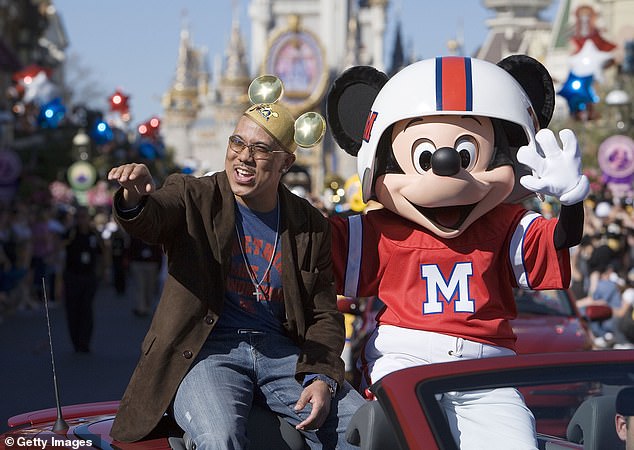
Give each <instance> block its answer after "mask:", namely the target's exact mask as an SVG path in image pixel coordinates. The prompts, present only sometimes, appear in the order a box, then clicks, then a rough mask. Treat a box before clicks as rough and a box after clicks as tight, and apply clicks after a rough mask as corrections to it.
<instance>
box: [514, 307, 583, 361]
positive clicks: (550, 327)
mask: <svg viewBox="0 0 634 450" xmlns="http://www.w3.org/2000/svg"><path fill="white" fill-rule="evenodd" d="M511 326H512V327H513V331H514V332H515V334H516V336H517V344H516V348H517V353H520V354H526V353H552V352H571V351H581V350H590V349H591V348H592V342H591V340H590V338H589V332H588V330H587V328H586V327H585V326H584V325H582V323H581V322H580V321H579V320H578V319H577V318H575V317H566V316H544V315H536V314H523V315H522V316H520V317H518V318H517V319H514V320H512V321H511Z"/></svg>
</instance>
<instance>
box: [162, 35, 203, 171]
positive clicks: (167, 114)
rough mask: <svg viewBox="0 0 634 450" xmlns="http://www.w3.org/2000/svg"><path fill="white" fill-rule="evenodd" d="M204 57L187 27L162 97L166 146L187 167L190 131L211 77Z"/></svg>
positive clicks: (189, 155)
mask: <svg viewBox="0 0 634 450" xmlns="http://www.w3.org/2000/svg"><path fill="white" fill-rule="evenodd" d="M204 60H205V55H204V54H203V53H202V52H201V51H200V50H196V49H195V48H194V47H193V46H192V43H191V39H190V33H189V29H188V27H187V25H186V24H185V25H184V26H183V28H182V30H181V33H180V42H179V46H178V58H177V63H176V74H175V76H174V81H173V82H172V85H171V87H170V89H169V90H168V92H167V93H166V94H165V95H164V96H163V118H162V124H161V132H162V134H163V137H164V140H165V145H166V147H167V148H168V149H169V148H171V149H172V150H173V151H174V160H175V162H176V163H177V164H179V165H187V162H188V160H189V159H191V158H192V156H193V155H192V148H191V144H190V138H189V129H190V127H191V125H192V123H193V122H194V121H195V120H196V116H197V114H198V110H199V108H200V104H199V98H200V93H201V90H202V91H205V90H206V89H207V83H208V73H207V72H206V71H205V69H204V68H203V64H204Z"/></svg>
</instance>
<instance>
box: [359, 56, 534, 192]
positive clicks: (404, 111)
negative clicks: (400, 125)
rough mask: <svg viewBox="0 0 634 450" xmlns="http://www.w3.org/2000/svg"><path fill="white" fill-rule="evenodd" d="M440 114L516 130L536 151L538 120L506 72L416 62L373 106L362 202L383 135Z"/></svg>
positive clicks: (370, 187) (477, 64)
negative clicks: (477, 118) (508, 124)
mask: <svg viewBox="0 0 634 450" xmlns="http://www.w3.org/2000/svg"><path fill="white" fill-rule="evenodd" d="M439 114H446V115H465V114H467V115H473V116H484V117H490V118H496V119H502V120H505V121H508V122H511V123H514V124H517V125H519V126H520V127H521V128H522V130H523V131H524V134H525V135H526V141H527V145H528V146H529V147H530V148H532V149H533V150H534V151H537V147H536V144H535V133H536V131H537V130H538V129H539V122H538V119H537V116H536V114H535V111H534V109H533V106H532V105H531V101H530V99H529V97H528V95H527V94H526V92H525V91H524V89H523V88H522V86H521V85H520V84H519V83H518V81H516V80H515V78H514V77H513V76H512V75H511V74H510V73H509V72H507V71H506V70H504V69H503V68H501V67H499V66H497V65H495V64H493V63H489V62H487V61H483V60H479V59H473V58H468V57H456V56H451V57H438V58H434V59H426V60H422V61H418V62H416V63H413V64H411V65H409V66H407V67H405V68H404V69H403V70H401V71H400V72H399V73H397V74H396V75H394V76H393V77H392V78H391V79H389V80H388V81H387V83H385V85H384V86H383V87H382V88H381V90H380V91H379V93H378V95H377V96H376V98H375V99H374V102H373V103H372V107H371V109H370V114H369V116H368V119H367V122H366V125H365V130H364V132H363V140H362V143H361V148H360V150H359V153H358V155H357V158H358V159H357V169H358V172H359V176H360V178H361V180H362V186H363V199H364V201H367V200H369V199H370V198H371V197H372V196H373V193H374V192H373V191H374V181H375V180H374V177H375V170H376V152H377V146H378V143H379V139H380V138H381V135H382V134H383V133H384V132H385V131H386V130H387V129H388V127H389V126H390V125H392V124H394V123H396V122H398V121H400V120H403V119H407V118H413V117H421V116H430V115H439Z"/></svg>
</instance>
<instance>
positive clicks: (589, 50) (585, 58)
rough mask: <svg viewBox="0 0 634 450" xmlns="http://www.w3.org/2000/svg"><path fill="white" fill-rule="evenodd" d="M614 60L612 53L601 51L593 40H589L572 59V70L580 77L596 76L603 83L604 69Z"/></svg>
mask: <svg viewBox="0 0 634 450" xmlns="http://www.w3.org/2000/svg"><path fill="white" fill-rule="evenodd" d="M611 59H612V54H611V53H610V52H602V51H600V50H599V49H598V48H597V46H596V45H595V44H594V42H593V41H592V40H591V39H587V40H586V41H585V43H584V44H583V47H582V48H581V50H580V51H579V52H578V53H575V54H574V55H572V56H571V57H570V70H571V72H572V73H574V74H575V75H577V76H578V77H587V76H589V75H592V76H594V79H595V80H596V81H598V82H603V68H604V67H605V66H606V64H607V63H608V62H609V61H610V60H611Z"/></svg>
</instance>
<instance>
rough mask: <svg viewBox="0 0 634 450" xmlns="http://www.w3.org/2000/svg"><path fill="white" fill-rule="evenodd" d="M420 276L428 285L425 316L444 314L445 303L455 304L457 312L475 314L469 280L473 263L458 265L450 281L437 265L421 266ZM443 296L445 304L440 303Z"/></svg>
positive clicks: (454, 268)
mask: <svg viewBox="0 0 634 450" xmlns="http://www.w3.org/2000/svg"><path fill="white" fill-rule="evenodd" d="M420 274H421V278H422V279H423V280H425V281H426V284H427V293H426V297H427V298H426V300H425V301H424V302H423V314H438V313H442V312H443V311H444V303H445V302H446V303H451V302H453V307H454V311H455V312H464V313H473V312H475V302H474V301H473V300H472V299H470V298H469V279H470V277H471V275H473V267H472V265H471V263H469V262H462V263H456V264H455V265H454V266H453V269H452V270H451V275H450V276H449V280H447V279H446V278H445V277H444V276H443V274H442V272H441V271H440V269H439V268H438V266H437V265H435V264H421V265H420ZM441 296H442V299H443V300H444V302H442V301H440V300H441V298H440V297H441Z"/></svg>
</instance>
